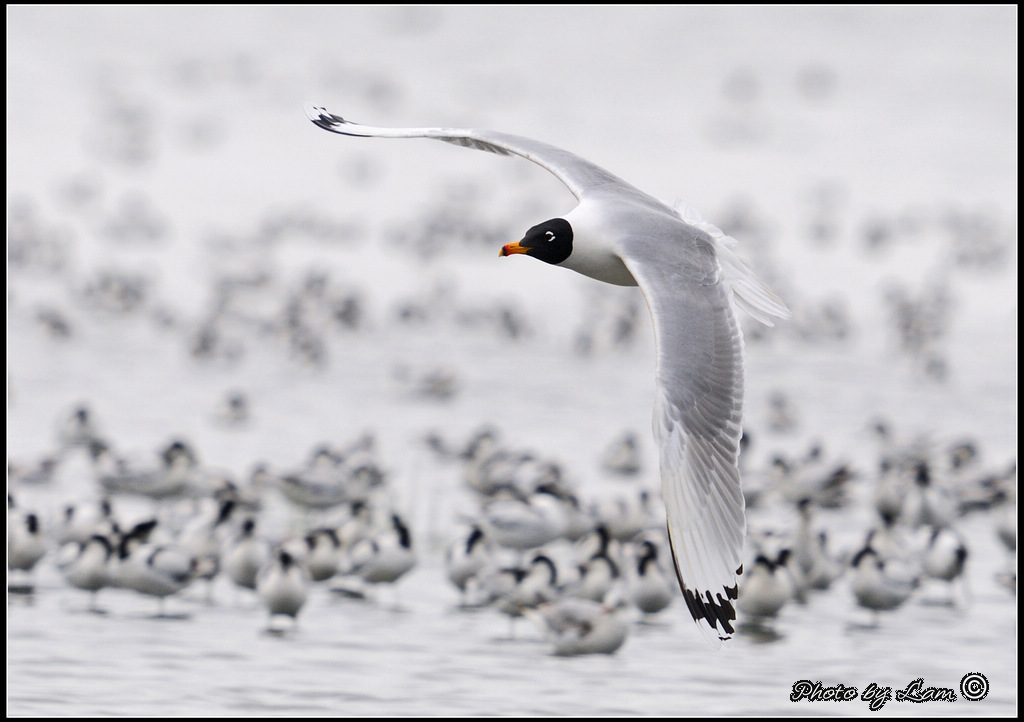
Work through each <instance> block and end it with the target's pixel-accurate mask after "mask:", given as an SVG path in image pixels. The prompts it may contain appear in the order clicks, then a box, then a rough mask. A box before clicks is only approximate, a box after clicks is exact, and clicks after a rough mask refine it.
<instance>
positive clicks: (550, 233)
mask: <svg viewBox="0 0 1024 722" xmlns="http://www.w3.org/2000/svg"><path fill="white" fill-rule="evenodd" d="M544 235H545V236H547V239H546V240H547V242H548V243H551V241H553V240H555V234H554V233H552V232H551V231H546V232H545V233H544Z"/></svg>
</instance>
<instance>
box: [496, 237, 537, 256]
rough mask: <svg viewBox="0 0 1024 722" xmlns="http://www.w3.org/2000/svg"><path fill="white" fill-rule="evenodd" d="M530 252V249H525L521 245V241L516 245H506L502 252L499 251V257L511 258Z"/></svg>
mask: <svg viewBox="0 0 1024 722" xmlns="http://www.w3.org/2000/svg"><path fill="white" fill-rule="evenodd" d="M528 250H530V249H528V248H524V247H523V246H521V245H520V244H519V241H516V242H515V243H506V244H505V245H504V246H502V247H501V250H500V251H498V255H499V256H511V255H512V254H513V253H526V252H527V251H528Z"/></svg>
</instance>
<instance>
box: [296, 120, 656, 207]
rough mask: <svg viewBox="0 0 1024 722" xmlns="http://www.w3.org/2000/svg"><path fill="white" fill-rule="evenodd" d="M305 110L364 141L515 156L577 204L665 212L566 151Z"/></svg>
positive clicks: (489, 135)
mask: <svg viewBox="0 0 1024 722" xmlns="http://www.w3.org/2000/svg"><path fill="white" fill-rule="evenodd" d="M304 108H305V111H306V115H307V116H308V117H309V119H310V120H311V121H313V123H314V124H315V125H317V126H319V127H321V128H323V129H324V130H329V131H331V132H332V133H339V134H341V135H352V136H358V137H363V138H371V137H372V138H433V139H435V140H443V141H445V142H446V143H454V144H455V145H461V146H464V147H466V148H475V149H477V150H485V151H488V152H489V153H497V154H499V155H518V156H521V157H523V158H526V159H527V160H530V161H533V162H534V163H536V164H537V165H539V166H541V167H542V168H545V169H547V170H548V171H549V172H550V173H552V174H553V175H554V176H555V177H556V178H558V179H559V180H560V181H562V183H564V184H565V185H566V187H567V188H568V189H569V190H570V191H572V194H573V195H574V196H576V198H577V200H580V199H582V198H583V197H584V196H585V195H587V194H589V193H592V192H594V191H604V190H614V192H615V193H616V194H617V195H618V196H619V197H620V198H622V199H628V200H632V201H633V202H634V203H639V204H642V205H653V206H654V207H657V208H658V209H659V210H664V208H665V207H664V206H663V205H662V204H661V203H660V202H658V201H657V200H655V199H654V198H652V197H651V196H649V195H647V194H646V193H644V192H643V191H641V190H639V189H637V188H635V187H634V186H632V185H630V184H629V183H626V182H625V181H624V180H622V179H621V178H619V177H618V176H615V175H612V174H611V173H609V172H608V171H606V170H605V169H604V168H602V167H600V166H598V165H595V164H594V163H591V162H590V161H588V160H584V159H583V158H580V157H579V156H578V155H576V154H574V153H570V152H569V151H567V150H562V149H561V148H556V147H555V146H553V145H548V144H547V143H541V142H540V141H537V140H532V139H530V138H523V137H521V136H518V135H509V134H507V133H498V132H496V131H493V130H478V129H473V128H469V129H457V128H375V127H372V126H369V125H360V124H359V123H353V122H352V121H350V120H345V119H344V118H342V117H341V116H339V115H334V114H333V113H330V112H328V111H327V109H326V108H322V107H320V106H317V105H311V104H308V103H307V104H306V105H305V106H304Z"/></svg>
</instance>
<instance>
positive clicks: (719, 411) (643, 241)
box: [306, 106, 789, 648]
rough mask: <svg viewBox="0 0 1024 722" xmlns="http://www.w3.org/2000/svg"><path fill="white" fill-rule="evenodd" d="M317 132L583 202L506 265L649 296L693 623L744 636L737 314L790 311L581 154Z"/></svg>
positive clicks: (667, 209)
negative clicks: (447, 158) (431, 152)
mask: <svg viewBox="0 0 1024 722" xmlns="http://www.w3.org/2000/svg"><path fill="white" fill-rule="evenodd" d="M306 114H307V115H308V116H309V119H310V120H312V121H313V123H314V124H315V125H317V126H318V127H320V128H323V129H324V130H328V131H331V132H334V133H339V134H341V135H352V136H362V137H384V138H434V139H436V140H442V141H445V142H448V143H454V144H456V145H462V146H465V147H469V148H475V149H477V150H484V151H488V152H491V153H497V154H499V155H518V156H521V157H523V158H526V159H527V160H530V161H533V162H534V163H537V164H538V165H540V166H541V167H543V168H545V169H546V170H548V171H550V172H551V173H552V174H554V175H555V177H556V178H558V179H559V180H560V181H562V183H564V184H565V185H566V186H567V187H568V189H569V190H570V191H571V192H572V193H573V195H574V196H576V198H577V200H578V201H579V204H578V205H577V206H576V208H575V209H573V210H572V211H571V212H569V213H568V214H566V215H565V217H562V218H553V219H551V220H548V221H545V222H543V223H540V224H538V225H536V226H534V227H532V228H530V229H529V230H528V231H527V232H526V235H525V236H524V237H523V239H522V240H521V241H518V242H516V243H509V244H507V245H505V246H503V247H502V248H501V251H500V255H501V256H510V255H517V254H524V255H527V256H532V257H534V258H537V259H539V260H541V261H544V262H546V263H550V264H553V265H560V266H564V267H566V268H569V269H571V270H574V271H577V272H579V273H581V274H583V275H585V276H589V277H590V278H594V279H596V280H599V281H604V282H605V283H611V284H614V285H619V286H639V287H640V290H641V291H642V292H643V295H644V298H645V299H646V301H647V307H648V310H649V311H650V314H651V318H652V320H653V322H654V334H655V341H656V346H657V369H656V378H657V392H656V398H655V408H654V434H655V437H656V438H657V440H658V443H659V446H660V449H661V477H662V493H663V495H664V498H665V506H666V509H667V511H668V529H669V540H670V544H671V548H672V552H673V557H674V560H675V567H676V574H677V576H678V578H679V584H680V587H681V588H682V591H683V596H684V597H685V599H686V604H687V607H688V608H689V610H690V614H691V615H692V616H693V619H694V620H695V621H696V622H697V625H698V628H700V630H701V632H702V633H703V634H704V636H705V638H706V639H707V640H708V641H709V643H711V644H712V646H714V647H716V648H717V647H720V646H721V643H722V641H723V640H726V639H730V638H731V636H732V634H733V631H734V629H733V625H732V622H733V620H735V618H736V611H735V608H734V605H733V602H734V601H735V600H736V595H737V576H738V575H739V574H740V573H741V554H742V551H743V538H744V535H745V532H746V519H745V516H744V510H743V493H742V490H741V488H740V474H739V468H738V464H737V460H738V457H739V442H740V435H741V433H742V429H741V423H742V416H743V413H742V412H743V336H742V333H741V331H740V324H739V320H738V318H737V316H736V313H735V311H734V305H735V306H738V307H740V308H742V309H744V310H745V311H747V312H748V313H750V314H751V315H752V316H753V317H754V318H756V319H757V320H759V321H761V322H762V323H765V324H767V325H769V326H770V325H772V321H771V318H772V317H777V318H788V317H789V310H788V309H787V308H786V306H785V304H784V303H783V302H782V301H781V300H780V299H779V298H778V297H777V296H776V295H775V294H774V293H773V292H772V291H771V290H770V289H769V288H768V287H767V286H766V285H765V284H764V283H763V282H762V281H761V280H760V279H758V278H757V277H756V276H755V275H754V274H753V272H752V271H751V270H750V269H749V268H747V266H746V265H745V264H744V263H743V261H741V260H740V259H739V257H738V256H736V255H735V254H733V252H732V251H731V250H730V248H729V246H730V245H732V244H733V243H734V241H733V239H731V238H729V237H727V236H726V235H725V234H724V233H723V232H722V231H721V230H719V229H718V228H716V227H715V226H713V225H711V224H709V223H706V222H704V221H702V220H701V219H700V218H699V216H698V215H697V214H696V213H693V212H692V211H690V210H689V209H685V210H684V211H683V212H682V213H681V212H680V211H678V210H676V209H675V208H672V207H671V206H669V205H667V204H665V203H663V202H661V201H659V200H657V199H655V198H654V197H652V196H650V195H647V194H646V193H644V192H642V191H640V190H638V189H637V188H635V187H633V186H632V185H629V184H628V183H626V182H625V181H623V180H621V179H620V178H618V177H616V176H614V175H612V174H611V173H609V172H608V171H606V170H604V169H603V168H600V167H598V166H597V165H594V164H593V163H591V162H590V161H587V160H584V159H583V158H580V157H579V156H577V155H574V154H572V153H569V152H567V151H564V150H562V149H560V148H556V147H554V146H551V145H547V144H546V143H541V142H538V141H535V140H530V139H529V138H522V137H519V136H514V135H508V134H505V133H497V132H493V131H489V130H473V129H469V130H455V129H450V128H374V127H369V126H364V125H358V124H356V123H352V122H350V121H348V120H345V119H344V118H342V117H340V116H337V115H334V114H332V113H329V112H328V111H327V110H326V109H324V108H321V107H317V106H307V107H306Z"/></svg>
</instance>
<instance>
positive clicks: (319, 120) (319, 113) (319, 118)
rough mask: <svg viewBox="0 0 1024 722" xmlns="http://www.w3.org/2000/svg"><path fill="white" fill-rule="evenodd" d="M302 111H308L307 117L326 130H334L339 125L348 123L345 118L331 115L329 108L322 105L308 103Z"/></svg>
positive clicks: (304, 104)
mask: <svg viewBox="0 0 1024 722" xmlns="http://www.w3.org/2000/svg"><path fill="white" fill-rule="evenodd" d="M302 109H303V110H305V111H306V117H307V118H309V119H310V120H311V121H313V124H314V125H318V126H320V127H321V128H323V129H324V130H333V129H334V127H335V126H337V125H338V124H339V123H341V124H344V123H346V122H347V121H346V120H345V119H344V118H341V117H339V116H337V115H334V114H333V113H329V112H328V111H327V108H325V107H323V106H322V105H316V104H315V103H308V102H307V103H303V104H302Z"/></svg>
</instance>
